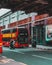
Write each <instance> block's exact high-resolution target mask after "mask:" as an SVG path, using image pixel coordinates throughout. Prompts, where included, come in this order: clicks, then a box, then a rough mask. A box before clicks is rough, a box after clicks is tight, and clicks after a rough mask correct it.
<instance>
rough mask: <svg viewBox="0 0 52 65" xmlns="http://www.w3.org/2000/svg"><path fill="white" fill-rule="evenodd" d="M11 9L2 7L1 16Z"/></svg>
mask: <svg viewBox="0 0 52 65" xmlns="http://www.w3.org/2000/svg"><path fill="white" fill-rule="evenodd" d="M9 11H10V9H4V8H1V9H0V16H2V15H4V14H5V13H7V12H9Z"/></svg>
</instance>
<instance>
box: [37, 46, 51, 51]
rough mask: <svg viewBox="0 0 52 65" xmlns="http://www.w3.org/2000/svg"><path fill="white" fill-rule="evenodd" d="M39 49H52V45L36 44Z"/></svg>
mask: <svg viewBox="0 0 52 65" xmlns="http://www.w3.org/2000/svg"><path fill="white" fill-rule="evenodd" d="M36 48H37V49H43V50H52V46H44V45H36Z"/></svg>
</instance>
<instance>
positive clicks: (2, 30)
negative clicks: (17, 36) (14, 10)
mask: <svg viewBox="0 0 52 65" xmlns="http://www.w3.org/2000/svg"><path fill="white" fill-rule="evenodd" d="M16 28H19V29H20V28H25V27H13V28H6V29H2V30H1V31H4V30H10V29H16Z"/></svg>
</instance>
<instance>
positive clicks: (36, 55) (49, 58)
mask: <svg viewBox="0 0 52 65" xmlns="http://www.w3.org/2000/svg"><path fill="white" fill-rule="evenodd" d="M32 56H34V57H39V58H42V59H46V60H51V61H52V59H51V58H47V57H44V56H39V55H32Z"/></svg>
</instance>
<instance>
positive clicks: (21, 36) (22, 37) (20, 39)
mask: <svg viewBox="0 0 52 65" xmlns="http://www.w3.org/2000/svg"><path fill="white" fill-rule="evenodd" d="M2 35H3V37H2V39H3V46H7V47H9V46H10V41H11V39H13V40H14V41H15V43H14V47H15V48H18V47H28V30H27V28H24V27H17V28H8V29H3V30H2Z"/></svg>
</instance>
